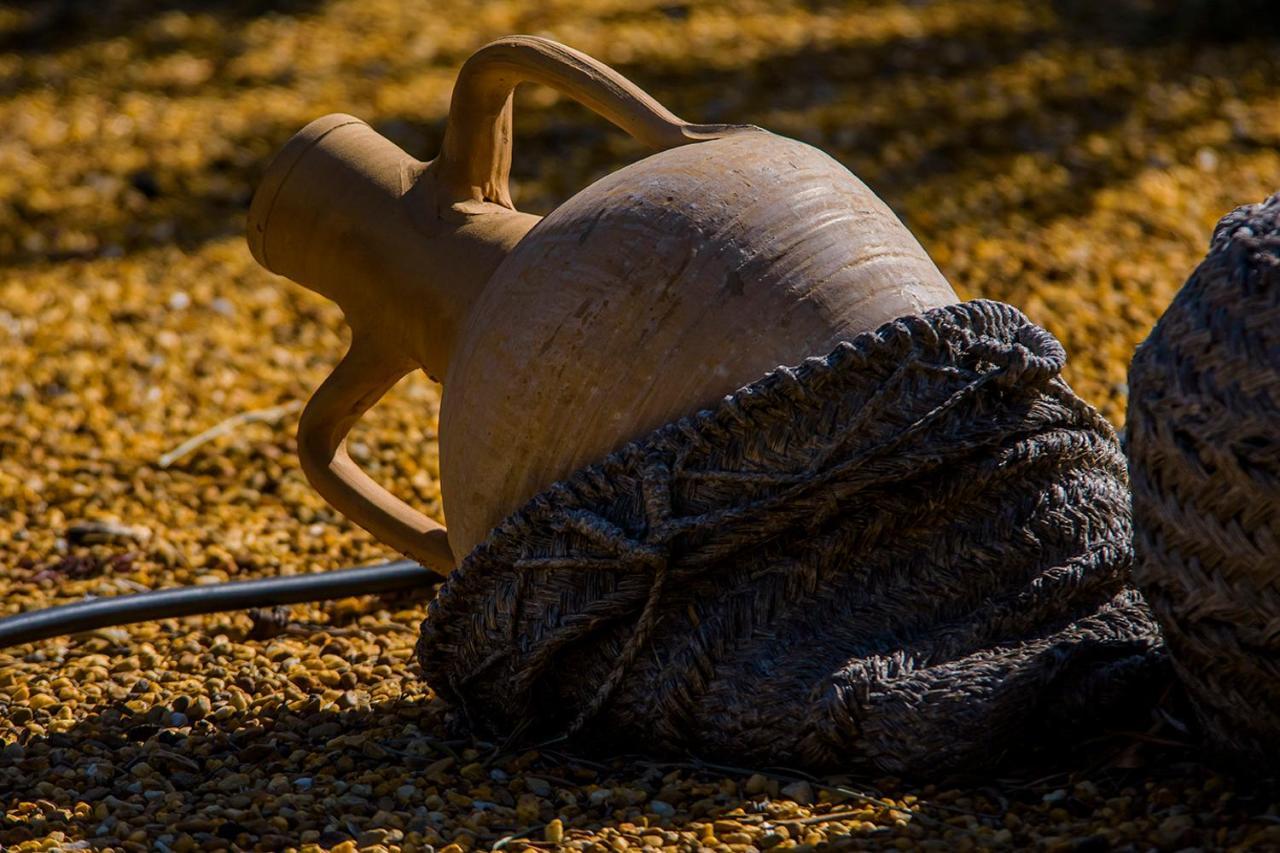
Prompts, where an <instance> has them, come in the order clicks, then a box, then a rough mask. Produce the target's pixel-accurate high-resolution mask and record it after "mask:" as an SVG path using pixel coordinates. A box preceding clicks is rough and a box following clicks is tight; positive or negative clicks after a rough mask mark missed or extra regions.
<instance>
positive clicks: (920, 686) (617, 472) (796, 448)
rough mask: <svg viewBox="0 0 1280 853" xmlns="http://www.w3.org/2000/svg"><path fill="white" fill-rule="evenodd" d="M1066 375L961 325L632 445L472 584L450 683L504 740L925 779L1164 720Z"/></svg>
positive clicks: (1155, 650)
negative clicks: (570, 740)
mask: <svg viewBox="0 0 1280 853" xmlns="http://www.w3.org/2000/svg"><path fill="white" fill-rule="evenodd" d="M1065 358H1066V356H1065V353H1064V352H1063V350H1062V347H1061V345H1060V344H1059V343H1058V341H1057V340H1056V339H1054V338H1053V336H1052V335H1050V334H1049V333H1048V332H1046V331H1045V330H1044V329H1041V328H1040V327H1038V326H1036V325H1034V324H1032V323H1031V322H1030V321H1029V320H1028V319H1027V318H1026V317H1025V316H1024V315H1023V314H1022V313H1020V312H1019V311H1018V310H1017V309H1015V308H1012V307H1010V306H1008V305H1004V304H1002V303H998V302H990V301H974V302H968V303H964V304H959V305H952V306H948V307H945V308H939V309H935V310H932V311H930V312H928V313H925V314H922V315H913V316H907V317H902V318H900V319H898V320H895V321H893V322H891V323H887V324H885V325H884V326H882V327H881V328H880V329H878V330H877V331H875V332H872V333H867V334H863V335H860V336H858V337H857V338H855V339H854V340H852V341H848V342H844V343H841V344H840V345H839V346H837V347H836V348H835V349H834V350H833V351H832V352H831V353H830V354H828V355H826V356H825V357H822V358H817V357H815V358H809V359H807V360H806V361H804V362H803V363H802V364H800V365H799V366H798V367H795V368H785V367H783V368H778V369H777V370H775V371H773V372H771V373H770V374H768V375H767V376H765V377H764V378H762V379H761V380H759V381H758V382H756V383H754V384H752V385H750V386H747V387H745V388H743V389H741V390H739V391H738V392H736V393H734V394H732V395H730V396H727V397H725V398H724V399H723V401H722V402H721V403H719V404H718V405H717V406H716V407H714V408H712V409H709V410H704V411H701V412H698V413H697V414H696V415H693V416H690V417H687V418H684V419H682V420H680V421H677V422H675V423H671V424H668V425H666V426H664V427H662V428H661V429H659V430H657V431H655V432H653V433H651V434H650V435H648V436H646V437H644V438H642V439H639V440H637V441H635V442H632V443H631V444H629V445H627V446H626V447H624V448H623V449H621V450H619V451H618V452H616V453H614V454H612V455H611V456H609V457H608V458H607V459H605V460H604V461H603V462H601V463H600V464H598V465H594V466H591V467H588V468H585V469H583V470H581V471H579V472H577V473H575V474H574V475H573V476H571V477H569V478H567V479H566V480H564V481H562V482H559V483H557V484H555V485H553V486H552V487H551V488H549V489H547V490H546V491H544V492H543V493H541V494H539V495H538V496H536V497H535V498H533V499H532V500H530V501H529V502H528V504H526V505H525V506H524V507H523V508H522V509H520V510H519V511H517V512H516V513H514V514H513V515H512V516H510V517H509V518H508V519H507V520H506V521H505V522H504V523H503V524H502V525H501V526H500V527H498V528H497V529H496V530H494V531H493V532H492V533H491V534H490V536H489V537H488V538H487V539H486V541H484V542H483V543H482V544H480V545H479V546H477V547H476V549H475V550H474V551H472V552H471V553H470V554H469V555H468V556H467V557H466V559H465V560H464V561H463V562H462V564H461V565H460V566H459V567H458V569H457V570H456V571H454V572H453V574H452V575H451V576H450V578H449V579H448V581H447V582H446V583H445V584H444V586H443V587H442V588H441V590H440V592H439V595H438V596H437V598H436V600H435V601H434V602H433V603H432V605H431V607H430V610H429V612H428V616H427V619H426V620H425V621H424V623H423V626H422V635H421V637H420V639H419V643H418V657H419V659H420V661H421V663H422V666H423V669H424V671H425V675H426V678H427V680H428V682H429V683H430V684H431V686H432V687H433V688H434V689H435V690H436V691H437V692H438V693H440V694H441V695H442V696H444V697H445V698H446V699H448V700H450V701H451V702H453V703H455V704H456V705H457V706H458V707H460V708H461V709H462V710H463V712H464V714H465V716H466V719H467V720H468V721H469V722H470V724H471V725H472V726H473V727H474V728H476V729H477V730H479V731H481V732H484V733H486V734H487V735H490V736H497V737H506V738H511V739H522V740H525V741H533V740H536V739H541V738H546V737H555V736H556V735H559V734H564V733H578V734H580V735H581V736H582V737H583V738H584V739H585V740H586V742H588V743H590V744H592V745H593V746H596V747H598V748H602V749H611V750H615V751H621V752H636V751H643V752H650V753H653V752H659V753H685V754H687V753H693V754H696V755H699V756H703V757H707V758H721V759H732V760H733V761H734V762H735V763H738V764H741V763H743V762H754V763H758V764H761V765H783V766H792V767H806V768H810V769H815V770H825V769H834V768H845V769H848V768H855V767H875V768H879V769H882V770H885V771H889V772H896V773H904V774H916V773H927V772H935V771H938V770H942V769H948V768H982V767H989V766H992V765H994V764H996V763H997V762H999V761H1000V759H1001V758H1002V757H1003V756H1005V755H1006V754H1007V753H1009V752H1010V751H1011V750H1015V749H1017V748H1018V746H1019V745H1021V744H1024V743H1025V742H1026V741H1027V740H1028V739H1044V738H1046V737H1051V738H1052V739H1055V740H1056V741H1057V742H1063V741H1064V738H1066V737H1069V736H1070V735H1071V734H1072V733H1073V732H1077V731H1081V732H1082V731H1085V730H1088V729H1090V727H1091V726H1093V725H1096V724H1098V723H1099V722H1100V721H1103V720H1106V719H1109V718H1111V716H1112V715H1113V714H1114V713H1117V712H1118V711H1120V710H1122V709H1124V708H1132V707H1143V708H1149V707H1150V704H1151V702H1153V701H1154V699H1153V695H1154V693H1155V692H1156V691H1157V690H1158V689H1159V688H1160V686H1161V685H1162V684H1163V683H1165V680H1166V672H1165V663H1164V659H1163V653H1162V645H1161V642H1160V639H1159V633H1158V628H1157V627H1156V625H1155V622H1154V620H1153V619H1152V618H1151V616H1150V614H1149V611H1148V610H1147V608H1146V606H1145V604H1144V603H1143V602H1142V600H1141V598H1140V596H1139V595H1138V594H1137V592H1136V591H1134V590H1132V589H1129V588H1127V586H1126V579H1127V577H1128V573H1129V571H1130V568H1131V564H1132V540H1131V536H1132V534H1131V528H1130V508H1129V490H1128V482H1127V477H1126V473H1125V461H1124V457H1123V456H1122V455H1121V452H1120V448H1119V446H1118V444H1117V442H1116V438H1115V434H1114V432H1113V430H1112V428H1111V427H1110V425H1109V424H1107V422H1106V421H1105V420H1104V419H1103V418H1102V417H1101V416H1100V415H1099V414H1098V413H1097V412H1096V411H1095V410H1094V409H1093V408H1092V407H1091V406H1089V405H1088V404H1086V403H1085V402H1083V401H1082V400H1081V399H1080V398H1078V397H1077V396H1076V395H1075V394H1074V393H1073V392H1072V391H1071V389H1070V388H1069V387H1068V386H1067V384H1066V383H1065V382H1064V381H1063V380H1062V379H1061V378H1060V376H1059V372H1060V370H1061V368H1062V366H1063V364H1064V362H1065Z"/></svg>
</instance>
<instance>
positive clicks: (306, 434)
mask: <svg viewBox="0 0 1280 853" xmlns="http://www.w3.org/2000/svg"><path fill="white" fill-rule="evenodd" d="M413 368H414V365H412V364H405V363H390V362H388V360H387V359H386V358H385V357H384V356H383V355H382V354H381V353H379V352H378V351H377V350H376V348H375V347H374V346H373V345H372V344H371V343H369V342H368V341H367V340H365V339H363V338H359V337H357V338H354V339H353V340H352V343H351V349H350V350H349V351H348V352H347V354H346V356H344V357H343V359H342V361H340V362H339V363H338V366H337V367H336V368H334V370H333V373H331V374H329V377H328V378H327V379H325V381H324V382H323V383H321V385H320V387H319V388H317V389H316V392H315V393H314V394H313V395H311V399H310V401H308V403H307V406H306V408H305V409H304V410H303V412H302V418H301V420H300V421H299V423H298V458H299V460H300V462H301V463H302V471H303V473H304V474H305V475H306V477H307V480H308V481H310V483H311V485H312V486H313V487H314V488H315V490H316V491H317V492H319V493H320V495H321V496H322V497H323V498H324V499H325V500H326V501H328V502H329V503H330V505H332V506H333V508H334V509H336V510H338V511H339V512H341V513H342V514H343V515H345V516H346V517H347V518H349V519H351V520H352V521H354V522H355V523H356V524H358V525H360V526H361V527H363V528H364V529H365V530H367V531H369V532H370V533H372V534H373V535H374V536H375V537H377V538H378V539H379V540H380V541H382V542H385V543H386V544H388V545H390V546H391V547H392V548H395V549H396V550H397V551H400V552H401V553H403V554H405V555H407V556H409V557H411V558H413V559H414V560H417V561H418V562H419V563H421V564H422V565H423V566H425V567H426V568H428V569H431V570H432V571H435V572H436V573H438V574H439V575H441V576H442V577H446V576H448V574H449V572H451V571H452V570H453V568H454V559H453V552H452V550H450V548H449V540H448V535H447V533H446V531H445V528H444V526H443V525H442V524H440V523H439V522H436V521H433V520H432V519H430V518H428V517H427V516H425V515H423V514H422V513H420V512H418V511H417V510H416V509H414V508H413V507H411V506H409V505H408V504H406V503H405V502H404V501H402V500H400V499H399V498H397V497H396V496H395V495H393V494H391V493H390V492H389V491H387V490H386V489H384V488H383V487H382V486H380V485H378V484H377V483H376V482H374V480H373V478H371V477H370V476H369V475H368V474H366V473H365V472H364V471H363V470H362V469H361V468H360V467H359V466H357V465H356V463H355V462H354V461H352V459H351V457H350V456H349V455H348V454H347V440H346V439H347V433H349V432H350V431H351V428H352V427H353V426H355V424H356V422H357V421H358V420H360V418H361V416H363V415H364V413H365V412H367V411H368V410H369V408H370V407H371V406H373V404H374V403H376V402H378V400H380V399H381V398H382V396H383V395H384V394H386V393H387V391H389V390H390V389H391V387H392V386H393V385H395V384H396V383H397V382H398V381H400V379H401V378H402V377H403V376H405V374H407V373H409V372H410V371H411V370H412V369H413Z"/></svg>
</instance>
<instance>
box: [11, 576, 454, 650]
mask: <svg viewBox="0 0 1280 853" xmlns="http://www.w3.org/2000/svg"><path fill="white" fill-rule="evenodd" d="M439 580H440V575H439V574H437V573H436V572H433V571H431V570H430V569H427V568H423V567H422V566H420V565H418V564H417V563H415V562H413V561H411V560H397V561H395V562H391V563H383V564H381V565H377V566H363V567H360V568H354V569H338V570H336V571H332V572H316V573H314V574H306V575H291V576H289V577H280V578H262V579H260V580H251V581H231V582H228V583H218V584H210V585H208V586H184V587H178V588H176V589H158V590H154V591H153V592H140V593H137V594H136V595H118V596H112V597H110V598H95V599H90V600H89V601H77V602H76V603H74V604H63V605H60V606H58V607H46V608H44V609H42V610H32V611H30V612H28V613H19V614H17V615H15V616H7V617H5V618H3V619H0V648H6V647H8V646H16V645H19V644H21V643H32V642H35V641H37V640H47V639H49V638H50V637H57V636H61V635H63V634H78V633H80V632H81V631H92V630H94V629H95V628H106V627H110V626H114V625H130V624H132V623H134V622H150V621H152V620H154V619H172V618H174V617H177V616H194V615H196V614H199V613H222V612H224V611H227V610H246V609H249V608H251V607H270V606H273V605H277V604H298V603H301V602H306V601H325V600H328V599H334V598H346V597H348V596H351V595H376V594H378V593H383V592H398V591H401V590H408V589H418V588H421V587H424V586H427V585H428V584H432V583H436V582H438V581H439Z"/></svg>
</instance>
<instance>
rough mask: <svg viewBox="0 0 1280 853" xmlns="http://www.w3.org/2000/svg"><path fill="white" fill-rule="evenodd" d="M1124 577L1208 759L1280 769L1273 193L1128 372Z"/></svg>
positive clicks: (1278, 309) (1278, 346)
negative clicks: (1154, 631) (1132, 538)
mask: <svg viewBox="0 0 1280 853" xmlns="http://www.w3.org/2000/svg"><path fill="white" fill-rule="evenodd" d="M1129 393H1130V398H1129V414H1128V427H1127V429H1128V434H1129V447H1128V449H1129V457H1130V470H1131V473H1132V476H1133V502H1134V513H1135V525H1136V528H1137V529H1136V535H1137V540H1136V546H1137V551H1138V558H1139V559H1138V564H1137V567H1136V569H1135V572H1134V577H1135V580H1136V581H1137V582H1138V584H1139V585H1140V586H1141V587H1142V589H1143V591H1144V592H1145V593H1146V596H1147V599H1148V600H1149V601H1150V602H1151V606H1152V608H1153V609H1154V611H1155V612H1156V614H1157V615H1158V616H1159V619H1160V623H1161V625H1162V626H1163V627H1164V632H1165V636H1166V637H1167V639H1168V643H1169V651H1170V654H1171V656H1172V658H1173V662H1174V666H1175V668H1176V670H1177V673H1178V675H1179V677H1180V678H1181V680H1182V682H1183V685H1184V686H1185V688H1186V690H1187V692H1188V694H1189V696H1190V698H1191V701H1192V703H1193V705H1194V707H1195V709H1196V713H1197V715H1198V716H1199V717H1200V721H1201V723H1202V724H1203V725H1204V728H1205V730H1206V731H1205V733H1206V740H1207V742H1208V745H1209V746H1210V748H1212V749H1214V750H1215V751H1217V752H1218V753H1220V754H1221V755H1222V756H1223V757H1225V758H1228V759H1232V760H1234V761H1235V762H1236V763H1237V764H1238V765H1241V766H1247V767H1249V768H1250V769H1252V770H1261V771H1266V770H1271V771H1274V770H1275V769H1276V767H1277V766H1280V195H1277V196H1273V197H1272V198H1271V199H1269V200H1268V201H1267V202H1265V203H1263V204H1258V205H1251V206H1249V207H1242V208H1239V209H1238V210H1236V211H1234V212H1232V213H1230V214H1229V215H1227V216H1226V217H1224V218H1223V220H1222V221H1221V222H1220V223H1218V227H1217V229H1216V230H1215V232H1214V235H1213V241H1212V244H1211V246H1210V250H1209V254H1208V257H1206V258H1205V260H1204V262H1203V263H1201V264H1200V266H1199V267H1198V268H1197V269H1196V271H1195V272H1194V273H1193V274H1192V276H1191V278H1190V279H1189V280H1188V281H1187V283H1186V285H1184V286H1183V288H1182V290H1181V291H1179V293H1178V295H1177V296H1176V297H1175V298H1174V300H1173V303H1172V304H1171V305H1170V306H1169V309H1168V310H1167V311H1166V312H1165V314H1164V316H1163V317H1161V318H1160V322H1159V323H1157V324H1156V327H1155V329H1154V330H1153V331H1152V332H1151V335H1150V337H1148V338H1147V340H1146V342H1144V343H1143V344H1142V346H1140V347H1139V348H1138V351H1137V354H1136V355H1135V356H1134V359H1133V364H1132V366H1131V367H1130V369H1129Z"/></svg>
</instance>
